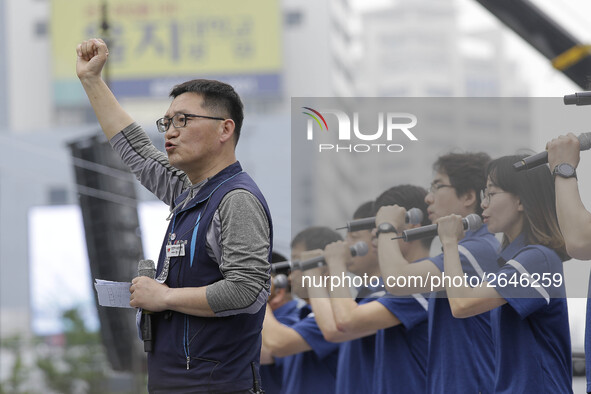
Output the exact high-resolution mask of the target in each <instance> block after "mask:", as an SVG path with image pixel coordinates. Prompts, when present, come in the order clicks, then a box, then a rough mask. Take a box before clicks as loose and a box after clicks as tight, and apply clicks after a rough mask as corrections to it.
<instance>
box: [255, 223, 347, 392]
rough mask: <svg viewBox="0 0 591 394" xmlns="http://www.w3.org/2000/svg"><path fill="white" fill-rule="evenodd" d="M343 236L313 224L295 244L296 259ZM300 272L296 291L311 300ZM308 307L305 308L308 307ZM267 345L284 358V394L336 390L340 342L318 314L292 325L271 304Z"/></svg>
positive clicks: (265, 328)
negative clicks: (329, 333)
mask: <svg viewBox="0 0 591 394" xmlns="http://www.w3.org/2000/svg"><path fill="white" fill-rule="evenodd" d="M341 239H342V238H341V236H340V235H339V234H338V233H337V232H336V231H334V230H331V229H329V228H327V227H310V228H307V229H305V230H303V231H301V232H300V233H298V234H297V235H296V236H295V237H294V238H293V240H292V243H291V259H292V261H301V260H305V259H307V258H309V254H306V251H309V250H314V249H323V248H324V247H325V246H326V245H327V244H329V243H331V242H335V241H338V240H341ZM301 275H302V273H301V272H299V271H292V272H291V274H290V280H291V285H292V291H293V292H294V294H295V295H297V296H298V297H300V298H302V299H305V300H307V299H308V294H307V293H306V292H305V291H304V290H305V289H304V288H303V287H302V286H301ZM304 309H305V308H302V310H304ZM263 347H264V348H266V349H267V351H268V352H269V353H270V356H271V357H273V358H275V359H277V358H282V360H281V363H282V366H283V380H282V384H283V388H282V392H284V393H327V394H330V393H335V392H336V391H335V382H336V373H337V360H338V354H339V346H338V344H335V343H331V342H328V341H327V340H326V339H325V338H324V336H323V335H322V332H321V331H320V328H319V327H318V324H317V323H316V319H315V315H314V313H310V314H308V315H307V316H303V317H302V319H301V320H300V321H299V322H297V323H295V324H293V325H292V326H290V327H288V326H287V325H284V324H281V323H280V322H279V321H278V319H277V318H276V317H275V314H274V311H273V310H272V308H271V307H270V306H269V305H267V313H266V315H265V320H264V321H263Z"/></svg>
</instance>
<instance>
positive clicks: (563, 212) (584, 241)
mask: <svg viewBox="0 0 591 394" xmlns="http://www.w3.org/2000/svg"><path fill="white" fill-rule="evenodd" d="M546 148H547V149H548V164H550V170H552V171H553V170H554V167H556V166H557V165H558V164H562V163H567V164H570V165H571V166H573V167H574V168H576V167H577V166H578V164H579V159H580V145H579V140H578V139H577V137H576V136H575V135H574V134H572V133H569V134H568V135H565V136H564V135H563V136H560V137H558V138H555V139H553V140H552V141H550V142H548V144H547V145H546ZM555 186H556V214H557V216H558V224H559V225H560V231H561V232H562V235H563V236H564V241H565V242H566V250H567V252H568V254H569V255H570V256H571V257H574V258H577V259H581V260H588V259H590V258H591V213H590V212H589V211H587V209H586V208H585V206H584V205H583V201H581V195H580V194H579V185H578V183H577V178H575V177H573V178H562V177H560V176H556V177H555Z"/></svg>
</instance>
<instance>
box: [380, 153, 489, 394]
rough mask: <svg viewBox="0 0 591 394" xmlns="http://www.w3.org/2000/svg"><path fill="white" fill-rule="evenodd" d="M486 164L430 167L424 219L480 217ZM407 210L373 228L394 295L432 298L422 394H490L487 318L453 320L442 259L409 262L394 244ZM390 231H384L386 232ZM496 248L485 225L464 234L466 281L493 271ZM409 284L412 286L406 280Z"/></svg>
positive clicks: (385, 213) (391, 212)
mask: <svg viewBox="0 0 591 394" xmlns="http://www.w3.org/2000/svg"><path fill="white" fill-rule="evenodd" d="M489 160H490V158H489V156H488V155H487V154H485V153H450V154H447V155H444V156H441V157H439V158H438V159H437V161H436V162H435V164H434V165H433V169H434V170H435V176H434V177H433V181H432V182H431V187H430V189H429V193H428V194H427V196H426V197H425V202H426V203H427V205H428V206H427V212H428V213H429V219H430V220H431V221H432V222H436V221H437V220H438V219H439V218H442V217H444V216H448V215H450V214H457V215H460V216H462V217H465V216H467V215H469V214H472V213H476V214H480V213H481V212H482V209H481V207H480V190H482V189H483V188H484V186H485V182H484V178H483V176H482V175H483V173H484V169H485V166H486V163H487V162H488V161H489ZM405 213H406V209H404V208H403V207H400V206H398V205H393V206H384V207H381V208H380V209H379V210H378V213H377V215H376V224H377V225H378V228H382V229H383V230H382V231H380V233H379V235H378V255H379V263H380V268H381V271H382V275H383V277H392V278H397V279H399V280H402V281H403V282H402V283H403V285H402V286H397V285H396V284H397V283H401V282H399V281H398V280H396V281H388V282H387V283H385V285H386V289H387V290H388V291H389V292H391V293H393V294H395V295H411V294H415V293H425V292H433V293H431V296H430V297H429V311H428V313H429V318H428V324H429V353H428V356H427V390H426V392H427V393H441V394H446V393H491V392H492V388H493V382H494V354H493V339H492V332H491V327H490V317H489V314H488V313H484V314H480V315H477V316H474V317H471V318H469V319H456V318H454V317H453V315H452V312H451V309H450V305H449V301H448V300H447V298H446V294H445V287H443V283H442V281H437V280H436V279H440V278H441V277H442V274H443V273H444V274H446V275H447V272H445V270H444V262H443V253H442V254H439V255H437V256H435V257H430V258H428V259H426V260H422V261H417V262H411V261H408V260H407V259H406V258H405V257H404V255H403V254H402V251H401V248H400V246H399V244H398V241H396V240H393V239H392V238H394V237H395V236H396V235H397V234H398V233H399V232H400V229H403V228H404V215H405ZM387 228H389V231H386V229H387ZM498 247H499V242H498V241H497V240H496V238H495V237H494V235H493V234H491V233H490V232H489V231H488V230H487V228H486V225H484V226H482V227H481V228H479V229H478V230H475V231H468V232H467V234H466V237H465V238H464V239H463V240H462V241H461V242H460V260H461V264H462V268H463V269H464V272H466V274H467V275H468V276H469V277H477V278H481V276H482V274H483V273H484V272H494V271H496V270H497V268H498V266H497V261H496V257H497V249H498ZM411 278H412V280H411Z"/></svg>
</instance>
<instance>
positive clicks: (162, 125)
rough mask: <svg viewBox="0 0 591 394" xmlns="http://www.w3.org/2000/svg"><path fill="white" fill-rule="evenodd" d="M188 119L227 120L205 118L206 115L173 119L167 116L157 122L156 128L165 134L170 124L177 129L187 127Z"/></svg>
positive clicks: (186, 115) (185, 115) (177, 116)
mask: <svg viewBox="0 0 591 394" xmlns="http://www.w3.org/2000/svg"><path fill="white" fill-rule="evenodd" d="M188 118H204V119H214V120H226V119H224V118H216V117H215V116H205V115H193V114H176V115H174V116H173V117H172V118H169V117H167V116H165V117H163V118H160V119H158V120H157V121H156V127H157V128H158V131H159V132H161V133H165V132H166V130H168V128H169V127H170V124H171V123H172V125H173V126H174V128H175V129H178V128H180V127H185V126H186V125H187V119H188Z"/></svg>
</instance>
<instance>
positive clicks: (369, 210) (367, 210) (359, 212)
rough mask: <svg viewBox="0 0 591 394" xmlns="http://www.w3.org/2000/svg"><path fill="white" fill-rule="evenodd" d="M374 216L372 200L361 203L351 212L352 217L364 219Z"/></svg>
mask: <svg viewBox="0 0 591 394" xmlns="http://www.w3.org/2000/svg"><path fill="white" fill-rule="evenodd" d="M372 216H376V210H375V208H374V202H373V201H367V202H364V203H363V204H361V205H360V206H359V207H358V208H357V209H356V210H355V212H354V213H353V219H365V218H370V217H372Z"/></svg>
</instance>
